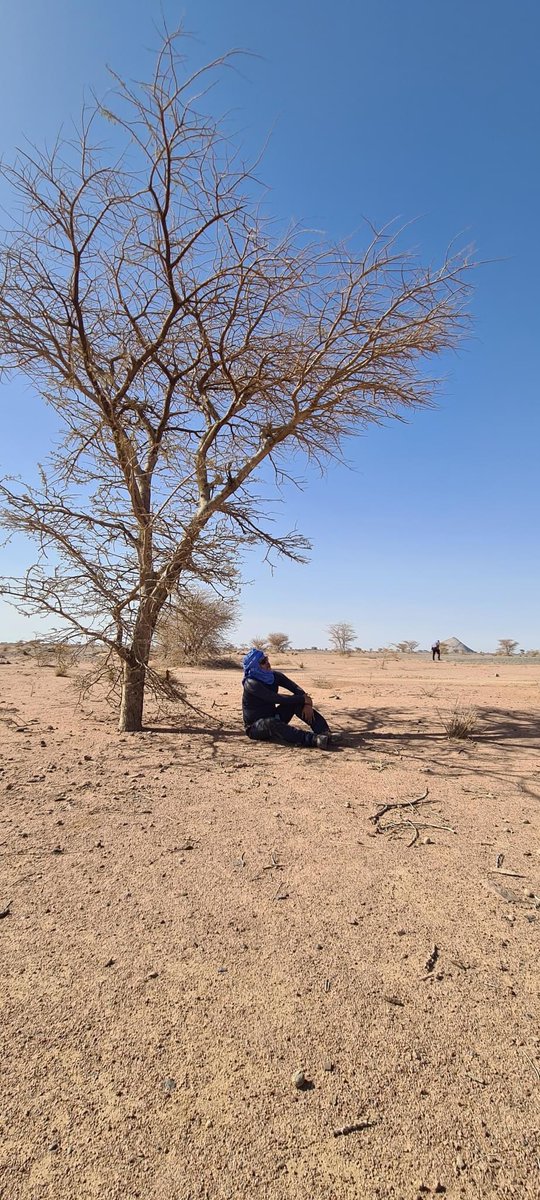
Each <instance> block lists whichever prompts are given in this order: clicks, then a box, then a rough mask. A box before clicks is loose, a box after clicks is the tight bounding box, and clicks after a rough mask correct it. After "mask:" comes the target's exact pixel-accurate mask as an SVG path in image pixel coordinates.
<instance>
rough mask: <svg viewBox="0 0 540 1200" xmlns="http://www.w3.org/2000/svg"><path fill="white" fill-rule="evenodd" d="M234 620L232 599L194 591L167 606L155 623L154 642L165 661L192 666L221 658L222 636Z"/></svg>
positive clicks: (234, 611)
mask: <svg viewBox="0 0 540 1200" xmlns="http://www.w3.org/2000/svg"><path fill="white" fill-rule="evenodd" d="M237 620H238V610H237V606H236V603H235V602H234V601H233V600H232V599H228V600H225V599H223V598H222V597H221V596H215V595H212V594H210V593H208V592H204V591H202V589H195V590H193V591H191V592H187V593H185V594H184V595H182V596H178V597H175V599H174V600H173V601H171V602H170V604H169V606H168V608H167V609H166V610H165V613H164V615H163V617H162V618H161V620H160V621H159V623H158V628H157V636H156V641H157V644H158V646H159V649H160V651H161V653H162V655H163V657H164V658H165V659H166V660H169V661H171V662H177V663H187V664H190V665H196V664H197V663H201V662H204V661H205V660H207V659H215V658H219V656H220V655H223V654H224V652H225V648H226V641H225V635H226V634H227V633H228V632H229V631H230V630H231V629H232V628H233V627H234V625H236V622H237Z"/></svg>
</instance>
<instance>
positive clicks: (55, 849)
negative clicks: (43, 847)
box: [51, 846, 64, 854]
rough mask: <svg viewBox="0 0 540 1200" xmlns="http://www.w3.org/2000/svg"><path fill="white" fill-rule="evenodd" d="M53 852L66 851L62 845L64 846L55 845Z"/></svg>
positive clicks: (60, 852)
mask: <svg viewBox="0 0 540 1200" xmlns="http://www.w3.org/2000/svg"><path fill="white" fill-rule="evenodd" d="M51 853H52V854H63V853H64V850H63V847H62V846H55V847H54V850H52V851H51Z"/></svg>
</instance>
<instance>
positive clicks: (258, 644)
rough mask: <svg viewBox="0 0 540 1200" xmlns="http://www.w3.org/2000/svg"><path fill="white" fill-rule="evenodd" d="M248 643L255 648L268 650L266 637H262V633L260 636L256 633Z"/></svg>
mask: <svg viewBox="0 0 540 1200" xmlns="http://www.w3.org/2000/svg"><path fill="white" fill-rule="evenodd" d="M249 644H250V646H254V647H255V649H256V650H268V642H267V639H266V638H265V637H263V636H262V634H261V635H260V636H257V635H256V636H255V637H252V638H251V641H250V643H249Z"/></svg>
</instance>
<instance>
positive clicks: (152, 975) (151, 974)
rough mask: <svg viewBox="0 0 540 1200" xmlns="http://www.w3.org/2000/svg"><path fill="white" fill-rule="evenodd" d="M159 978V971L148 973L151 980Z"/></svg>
mask: <svg viewBox="0 0 540 1200" xmlns="http://www.w3.org/2000/svg"><path fill="white" fill-rule="evenodd" d="M158 976H159V971H149V972H148V978H149V979H157V978H158Z"/></svg>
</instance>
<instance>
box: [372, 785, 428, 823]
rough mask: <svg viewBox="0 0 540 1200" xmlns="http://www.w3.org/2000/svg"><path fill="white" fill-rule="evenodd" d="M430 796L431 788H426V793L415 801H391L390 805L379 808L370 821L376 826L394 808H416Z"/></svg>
mask: <svg viewBox="0 0 540 1200" xmlns="http://www.w3.org/2000/svg"><path fill="white" fill-rule="evenodd" d="M428 795H429V788H426V790H425V792H422V795H421V796H416V798H415V799H414V800H396V801H391V803H390V804H383V805H382V806H381V808H378V809H377V812H376V813H373V814H372V816H371V817H370V818H369V819H370V821H373V824H374V825H376V824H377V822H378V821H380V819H381V817H384V814H385V813H387V812H390V810H391V809H392V808H414V806H415V804H422V801H423V800H425V799H426V797H427V796H428ZM430 803H431V801H430Z"/></svg>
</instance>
